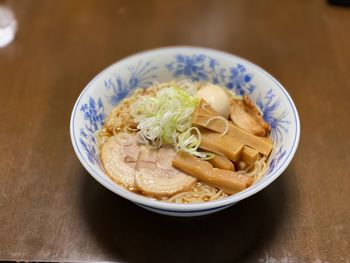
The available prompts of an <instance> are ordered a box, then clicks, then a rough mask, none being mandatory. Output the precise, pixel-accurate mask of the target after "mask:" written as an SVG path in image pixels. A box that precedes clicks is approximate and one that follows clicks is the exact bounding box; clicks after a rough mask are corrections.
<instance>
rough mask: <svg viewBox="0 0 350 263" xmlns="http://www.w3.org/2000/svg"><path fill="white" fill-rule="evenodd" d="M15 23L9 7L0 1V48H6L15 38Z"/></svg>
mask: <svg viewBox="0 0 350 263" xmlns="http://www.w3.org/2000/svg"><path fill="white" fill-rule="evenodd" d="M16 29H17V21H16V18H15V16H14V14H13V11H12V9H11V7H10V6H9V5H8V3H7V2H6V1H1V0H0V48H2V47H5V46H7V45H8V44H10V43H11V42H12V40H13V39H14V37H15V34H16Z"/></svg>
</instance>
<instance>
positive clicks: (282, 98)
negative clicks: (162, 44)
mask: <svg viewBox="0 0 350 263" xmlns="http://www.w3.org/2000/svg"><path fill="white" fill-rule="evenodd" d="M174 79H175V80H180V79H189V80H193V81H202V82H211V83H215V84H218V85H221V86H224V87H227V88H228V89H232V90H234V91H235V92H236V93H237V94H239V95H242V94H247V95H248V96H249V97H250V98H251V99H252V100H253V101H254V102H255V103H256V105H257V106H258V107H259V108H260V111H261V113H262V115H263V117H264V119H265V121H266V122H268V123H269V125H270V126H271V133H270V135H269V136H270V138H271V139H272V140H273V142H274V149H273V151H272V153H271V155H270V157H269V159H268V170H267V172H266V174H265V175H264V176H263V177H262V178H261V179H260V180H259V181H257V182H256V183H255V184H253V185H252V186H250V187H248V188H247V189H245V190H243V191H241V192H239V193H237V194H234V195H232V196H229V197H226V198H223V199H220V200H215V201H209V202H203V203H195V204H174V203H167V202H162V201H157V200H154V199H151V198H148V197H145V196H142V195H139V194H136V193H133V192H130V191H128V190H126V189H124V188H123V187H121V186H119V185H118V184H116V183H115V182H113V181H112V180H111V179H110V178H109V177H108V176H107V174H106V173H105V171H104V169H103V166H102V164H101V161H100V158H99V154H98V146H97V140H96V137H95V133H96V132H97V131H98V130H99V129H101V127H102V126H103V123H104V120H105V118H106V116H107V115H108V114H109V113H110V112H111V110H112V109H113V107H115V106H116V105H118V103H119V102H120V101H121V100H123V99H124V98H125V97H126V96H127V95H128V94H129V93H130V92H131V91H133V90H134V89H136V88H139V87H149V86H150V85H152V83H154V82H155V81H157V82H159V83H161V82H166V81H170V80H174ZM70 135H71V140H72V144H73V148H74V150H75V153H76V155H77V157H78V158H79V160H80V162H81V163H82V165H83V166H84V167H85V169H86V170H87V171H88V172H89V173H90V174H91V175H92V176H93V177H94V178H95V179H96V180H97V181H98V182H99V183H100V184H102V185H103V186H104V187H106V188H107V189H109V190H111V191H112V192H114V193H116V194H117V195H119V196H121V197H123V198H126V199H128V200H130V201H131V202H133V203H135V204H137V205H139V206H141V207H143V208H145V209H147V210H150V211H153V212H156V213H160V214H165V215H171V216H183V217H189V216H200V215H205V214H210V213H214V212H217V211H220V210H222V209H225V208H227V207H229V206H232V205H233V204H235V203H237V202H239V201H241V200H243V199H246V198H248V197H250V196H252V195H254V194H256V193H257V192H259V191H261V190H262V189H264V188H265V187H267V186H268V185H269V184H271V183H272V182H273V181H274V180H275V179H276V178H277V177H278V176H280V175H281V174H282V173H283V171H284V170H285V169H286V168H287V166H288V165H289V163H290V161H291V160H292V158H293V156H294V154H295V151H296V149H297V146H298V142H299V136H300V122H299V117H298V113H297V110H296V108H295V105H294V103H293V101H292V99H291V97H290V96H289V94H288V93H287V91H286V90H285V89H284V88H283V86H282V85H281V84H280V83H279V82H278V81H277V80H276V79H275V78H274V77H272V76H271V75H270V74H269V73H267V72H266V71H265V70H263V69H262V68H260V67H258V66H256V65H255V64H253V63H251V62H249V61H247V60H245V59H242V58H240V57H237V56H234V55H231V54H228V53H224V52H221V51H216V50H211V49H206V48H197V47H169V48H160V49H155V50H150V51H146V52H142V53H138V54H136V55H133V56H130V57H127V58H125V59H123V60H120V61H118V62H116V63H115V64H113V65H111V66H109V67H108V68H106V69H105V70H103V71H102V72H101V73H99V74H98V75H97V76H96V77H95V78H94V79H93V80H92V81H91V82H90V83H89V84H88V85H87V86H86V87H85V89H84V90H83V91H82V92H81V94H80V96H79V97H78V99H77V101H76V103H75V106H74V108H73V111H72V115H71V121H70Z"/></svg>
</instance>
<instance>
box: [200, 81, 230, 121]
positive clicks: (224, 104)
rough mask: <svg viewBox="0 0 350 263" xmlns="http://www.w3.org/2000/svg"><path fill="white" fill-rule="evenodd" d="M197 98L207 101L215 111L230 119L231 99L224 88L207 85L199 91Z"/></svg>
mask: <svg viewBox="0 0 350 263" xmlns="http://www.w3.org/2000/svg"><path fill="white" fill-rule="evenodd" d="M196 97H198V98H201V99H203V100H205V101H206V102H207V103H208V104H209V105H210V106H211V107H212V108H213V109H214V110H216V111H217V112H218V113H220V114H221V115H222V116H223V117H225V118H228V116H229V114H230V98H229V96H228V95H227V93H226V91H225V90H224V88H222V87H220V86H218V85H214V84H206V85H204V86H203V87H202V88H200V89H199V90H198V91H197V93H196Z"/></svg>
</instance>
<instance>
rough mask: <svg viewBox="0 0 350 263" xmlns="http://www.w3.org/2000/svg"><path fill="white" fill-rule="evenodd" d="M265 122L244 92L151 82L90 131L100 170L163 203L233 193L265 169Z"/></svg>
mask: <svg viewBox="0 0 350 263" xmlns="http://www.w3.org/2000/svg"><path fill="white" fill-rule="evenodd" d="M269 133H270V127H269V125H268V124H267V123H266V122H265V121H264V119H263V118H262V116H261V114H260V111H259V109H258V108H257V107H256V106H255V105H254V103H253V102H252V101H251V100H250V99H249V97H247V96H238V95H237V94H235V93H234V92H233V91H231V90H228V89H226V88H224V87H221V86H217V85H213V84H210V83H199V82H191V81H180V82H175V81H172V82H167V83H161V84H158V83H157V84H154V85H153V86H151V87H148V88H145V89H137V90H135V91H134V92H133V93H132V94H130V96H128V97H127V98H125V99H124V100H122V101H121V102H120V103H119V104H118V105H117V106H116V107H115V108H114V109H113V110H112V112H111V113H110V114H109V116H108V117H107V118H106V121H105V123H104V126H103V127H102V129H101V130H100V131H99V132H98V136H97V138H98V143H99V150H100V159H101V162H102V164H103V167H104V169H105V171H106V173H107V174H108V176H109V177H110V178H111V179H112V180H113V181H114V182H115V183H117V184H118V185H120V186H122V187H124V188H125V189H128V190H129V191H132V192H135V193H138V194H141V195H144V196H147V197H149V198H153V199H156V200H161V201H164V202H171V203H198V202H207V201H212V200H218V199H221V198H224V197H227V196H229V195H233V194H235V193H237V192H239V191H241V190H244V189H246V188H248V187H250V186H251V185H252V184H254V183H256V182H257V181H258V180H259V179H260V178H261V177H262V176H263V175H264V173H265V172H266V169H267V164H266V162H267V159H268V157H269V155H270V153H271V151H272V148H273V143H272V141H271V140H270V139H269V138H268V135H269Z"/></svg>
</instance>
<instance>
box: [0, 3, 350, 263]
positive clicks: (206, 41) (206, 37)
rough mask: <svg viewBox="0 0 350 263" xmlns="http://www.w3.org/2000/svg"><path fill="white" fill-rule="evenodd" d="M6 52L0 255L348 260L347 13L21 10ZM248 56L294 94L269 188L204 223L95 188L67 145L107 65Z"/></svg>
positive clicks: (230, 7) (82, 6)
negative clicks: (153, 57) (170, 54)
mask: <svg viewBox="0 0 350 263" xmlns="http://www.w3.org/2000/svg"><path fill="white" fill-rule="evenodd" d="M10 4H11V5H12V8H13V9H14V11H15V14H16V16H17V19H18V32H17V36H16V39H15V41H14V42H13V43H12V44H11V45H9V46H7V47H6V48H3V49H0V142H1V144H0V259H5V260H17V261H18V260H28V261H30V260H44V261H117V262H319V263H320V262H348V263H349V262H350V249H349V248H350V172H349V164H350V154H349V151H350V75H349V73H350V71H349V70H350V49H349V47H350V31H349V29H350V9H348V8H343V7H335V6H329V5H328V4H327V2H326V1H322V0H310V1H302V0H300V1H292V0H291V1H279V0H275V1H273V0H270V1H259V0H256V1H244V0H241V1H228V0H227V1H225V0H223V1H160V0H159V1H126V0H125V1H112V0H111V1H92V0H86V1H83V0H81V1H69V0H64V1H63V0H60V1H34V0H27V1H16V2H10ZM184 44H185V45H194V46H205V47H210V48H215V49H220V50H224V51H227V52H231V53H233V54H237V55H239V56H242V57H245V58H247V59H249V60H251V61H253V62H255V63H257V64H258V65H261V66H262V67H263V68H265V69H266V70H267V71H269V72H270V73H272V74H273V75H274V76H275V77H276V78H277V79H279V80H280V81H281V82H282V83H283V84H284V85H285V87H286V88H287V90H288V92H289V93H290V95H291V96H292V98H293V99H294V101H295V103H296V106H297V108H298V110H299V114H300V118H301V126H302V132H301V140H300V144H299V149H298V151H297V153H296V155H295V157H294V160H293V161H292V163H291V164H290V165H289V167H288V169H287V170H286V171H285V172H284V173H283V174H282V176H281V177H280V178H279V179H278V180H277V181H275V182H274V183H273V184H272V185H270V186H269V187H268V188H267V189H265V190H264V191H262V192H260V193H258V194H256V195H255V196H253V197H251V198H249V199H247V200H245V201H242V202H240V203H239V204H237V205H235V206H233V207H231V208H229V209H227V210H225V211H222V212H220V213H217V214H214V215H211V216H205V217H200V218H192V219H191V218H189V219H179V218H171V217H166V216H160V215H157V214H153V213H151V212H148V211H145V210H143V209H142V208H139V207H137V206H136V205H134V204H132V203H130V202H128V201H126V200H124V199H122V198H120V197H118V196H117V195H115V194H113V193H112V192H110V191H108V190H106V189H105V188H104V187H102V186H101V185H100V184H98V183H97V182H96V181H95V180H94V179H92V177H90V176H89V175H88V173H87V172H86V171H85V170H84V168H83V167H82V165H81V164H80V163H79V161H78V159H77V158H76V156H75V154H74V152H73V149H72V146H71V142H70V137H69V117H70V113H71V110H72V107H73V104H74V102H75V100H76V98H77V96H78V95H79V93H80V92H81V90H82V89H83V87H84V85H86V84H87V83H88V82H89V81H90V80H91V79H92V78H93V77H94V76H95V75H96V74H97V73H98V72H99V71H101V70H102V69H103V68H105V67H106V66H108V65H109V64H111V63H113V62H115V61H117V60H119V59H121V58H123V57H125V56H127V55H130V54H133V53H135V52H138V51H141V50H147V49H151V48H154V47H159V46H169V45H184Z"/></svg>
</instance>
